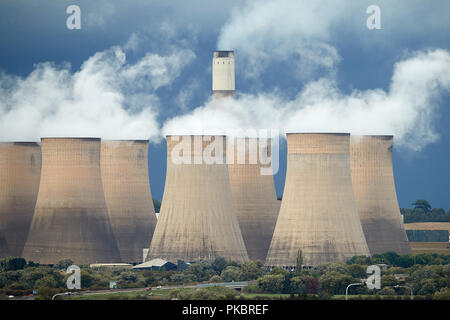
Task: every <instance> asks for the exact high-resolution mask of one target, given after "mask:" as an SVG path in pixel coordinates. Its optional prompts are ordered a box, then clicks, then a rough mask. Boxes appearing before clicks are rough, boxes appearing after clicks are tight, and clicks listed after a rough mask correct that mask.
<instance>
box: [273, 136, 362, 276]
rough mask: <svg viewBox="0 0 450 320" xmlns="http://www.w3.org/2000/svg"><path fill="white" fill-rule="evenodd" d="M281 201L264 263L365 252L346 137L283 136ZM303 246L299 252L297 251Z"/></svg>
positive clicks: (291, 264)
mask: <svg viewBox="0 0 450 320" xmlns="http://www.w3.org/2000/svg"><path fill="white" fill-rule="evenodd" d="M287 148H288V155H287V172H286V183H285V187H284V193H283V200H282V203H281V208H280V213H279V215H278V220H277V224H276V226H275V231H274V235H273V239H272V242H271V245H270V248H269V253H268V255H267V259H266V265H267V266H268V267H274V266H280V267H285V268H289V269H293V268H295V266H296V264H297V257H298V256H299V252H301V255H302V258H303V263H302V264H303V265H305V266H315V265H318V264H320V263H326V262H337V261H342V262H344V261H346V260H348V259H350V258H351V257H353V256H355V255H369V249H368V247H367V243H366V240H365V237H364V233H363V230H362V227H361V223H360V221H359V216H358V212H357V209H356V203H355V199H354V195H353V189H352V180H351V175H350V153H349V149H350V135H349V134H346V133H292V134H287ZM300 250H301V251H300Z"/></svg>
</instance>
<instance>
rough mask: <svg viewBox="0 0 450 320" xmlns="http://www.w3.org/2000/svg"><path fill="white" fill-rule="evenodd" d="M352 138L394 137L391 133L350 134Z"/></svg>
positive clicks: (387, 138)
mask: <svg viewBox="0 0 450 320" xmlns="http://www.w3.org/2000/svg"><path fill="white" fill-rule="evenodd" d="M351 136H352V137H354V138H366V137H367V138H380V139H386V140H389V139H394V135H392V134H352V135H351Z"/></svg>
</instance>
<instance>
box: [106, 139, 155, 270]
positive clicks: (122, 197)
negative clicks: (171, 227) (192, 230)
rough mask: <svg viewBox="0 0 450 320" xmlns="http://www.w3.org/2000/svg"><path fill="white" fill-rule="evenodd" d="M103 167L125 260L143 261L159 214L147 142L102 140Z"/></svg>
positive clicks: (115, 232) (114, 221) (116, 234)
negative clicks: (156, 213) (151, 178)
mask: <svg viewBox="0 0 450 320" xmlns="http://www.w3.org/2000/svg"><path fill="white" fill-rule="evenodd" d="M101 170H102V182H103V191H104V193H105V200H106V205H107V207H108V212H109V218H110V221H111V226H112V229H113V232H114V236H115V238H116V241H117V245H118V247H119V251H120V257H121V260H122V261H123V262H142V250H143V249H144V248H148V246H149V245H150V242H151V239H152V236H153V232H154V231H155V227H156V215H155V209H154V207H153V200H152V194H151V190H150V183H149V178H148V141H147V140H138V141H131V140H120V141H105V140H103V141H102V151H101Z"/></svg>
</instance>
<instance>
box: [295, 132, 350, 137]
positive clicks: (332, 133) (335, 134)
mask: <svg viewBox="0 0 450 320" xmlns="http://www.w3.org/2000/svg"><path fill="white" fill-rule="evenodd" d="M295 134H298V135H313V134H315V135H317V134H321V135H330V136H350V133H348V132H286V135H295Z"/></svg>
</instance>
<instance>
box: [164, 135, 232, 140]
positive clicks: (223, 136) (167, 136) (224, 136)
mask: <svg viewBox="0 0 450 320" xmlns="http://www.w3.org/2000/svg"><path fill="white" fill-rule="evenodd" d="M169 137H222V138H226V137H228V136H227V135H224V134H168V135H166V139H167V138H169Z"/></svg>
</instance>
